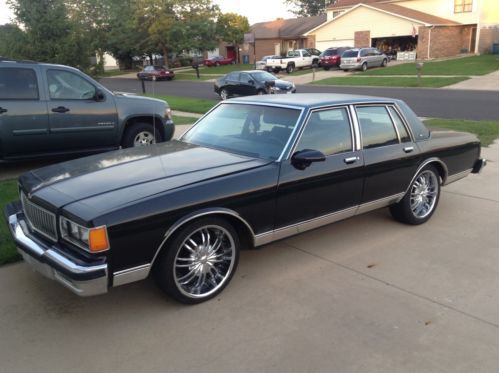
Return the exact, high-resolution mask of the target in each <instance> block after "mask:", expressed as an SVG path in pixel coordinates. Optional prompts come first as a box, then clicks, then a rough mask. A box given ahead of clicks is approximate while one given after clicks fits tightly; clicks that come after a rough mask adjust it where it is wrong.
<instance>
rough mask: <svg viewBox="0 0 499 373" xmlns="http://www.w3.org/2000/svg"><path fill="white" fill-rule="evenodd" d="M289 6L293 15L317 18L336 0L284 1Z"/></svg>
mask: <svg viewBox="0 0 499 373" xmlns="http://www.w3.org/2000/svg"><path fill="white" fill-rule="evenodd" d="M285 2H286V4H288V5H291V6H292V7H293V8H292V9H290V10H291V11H292V12H293V13H294V14H296V15H298V16H302V17H310V16H318V15H320V14H324V13H325V12H326V7H327V6H328V5H330V4H332V3H335V2H336V0H285Z"/></svg>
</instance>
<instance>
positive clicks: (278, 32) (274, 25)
mask: <svg viewBox="0 0 499 373" xmlns="http://www.w3.org/2000/svg"><path fill="white" fill-rule="evenodd" d="M326 20H327V17H326V15H325V14H323V15H320V16H314V17H301V18H291V19H276V20H275V21H270V22H260V23H255V24H254V25H252V26H251V31H252V32H254V33H255V38H256V39H293V38H298V37H301V36H303V35H304V34H305V33H306V32H308V31H310V30H312V29H314V28H316V27H317V26H320V25H322V24H323V23H325V22H326Z"/></svg>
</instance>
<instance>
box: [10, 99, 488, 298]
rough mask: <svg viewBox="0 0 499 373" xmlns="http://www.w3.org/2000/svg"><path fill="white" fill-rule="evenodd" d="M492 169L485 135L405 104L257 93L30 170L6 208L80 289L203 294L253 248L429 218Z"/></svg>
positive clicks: (32, 258) (24, 240)
mask: <svg viewBox="0 0 499 373" xmlns="http://www.w3.org/2000/svg"><path fill="white" fill-rule="evenodd" d="M484 164H485V161H484V160H482V159H480V143H479V141H478V140H477V138H476V137H475V136H473V135H470V134H467V133H458V132H440V133H439V132H433V133H431V132H430V131H429V130H428V129H426V128H425V126H424V125H423V124H422V123H421V121H420V120H419V119H418V118H417V117H416V115H415V114H414V113H413V112H412V111H411V109H410V108H409V107H408V106H407V105H406V104H405V103H404V102H402V101H399V100H393V99H387V98H374V97H359V96H347V95H331V94H327V95H318V94H310V95H306V94H298V95H281V96H277V95H272V96H264V97H258V98H257V97H251V98H250V97H247V98H242V99H234V100H229V101H225V102H222V103H220V104H218V105H217V106H216V107H215V108H213V109H212V110H211V111H210V112H209V113H208V114H206V115H205V116H204V117H203V118H201V119H200V120H199V121H198V122H197V124H196V125H194V126H193V127H192V128H191V129H190V130H189V131H188V132H187V133H186V134H184V135H183V137H182V138H181V139H180V140H179V141H170V142H168V143H161V144H157V145H153V146H148V147H142V148H132V149H125V150H121V151H115V152H111V153H104V154H100V155H96V156H91V157H87V158H82V159H78V160H74V161H69V162H65V163H60V164H57V165H52V166H48V167H45V168H41V169H38V170H34V171H31V172H28V173H26V174H24V175H22V176H21V177H20V178H19V190H20V201H18V202H12V203H10V204H9V205H7V207H6V210H5V212H6V215H7V219H8V224H9V227H10V230H11V232H12V235H13V237H14V239H15V242H16V244H17V246H18V248H19V252H20V253H21V254H22V255H23V257H24V258H25V260H26V262H28V263H29V264H30V265H31V266H32V267H34V268H35V269H37V270H38V271H40V272H41V273H43V274H44V275H46V276H48V277H49V278H52V279H54V280H56V281H58V282H60V283H61V284H62V285H64V286H66V287H67V288H69V289H70V290H72V291H73V292H75V293H76V294H78V295H94V294H100V293H105V292H107V291H108V289H109V288H110V287H115V286H119V285H123V284H126V283H130V282H134V281H138V280H141V279H144V278H146V277H148V276H149V274H150V273H152V274H153V276H154V278H155V279H156V281H157V283H158V285H159V286H160V287H161V288H162V289H163V290H164V291H165V292H166V293H167V294H169V295H170V296H172V297H173V298H175V299H177V300H179V301H181V302H184V303H199V302H202V301H205V300H208V299H210V298H212V297H214V296H216V295H217V294H219V293H220V292H221V291H222V289H223V288H224V287H225V286H226V285H227V284H228V283H229V281H230V280H231V278H232V276H233V275H234V272H235V270H236V267H237V264H238V260H239V250H240V249H241V248H251V247H254V246H261V245H264V244H267V243H270V242H272V241H275V240H279V239H282V238H285V237H288V236H291V235H294V234H298V233H300V232H304V231H307V230H309V229H314V228H317V227H320V226H322V225H325V224H329V223H332V222H335V221H338V220H341V219H345V218H348V217H352V216H354V215H357V214H361V213H364V212H367V211H370V210H373V209H377V208H381V207H386V206H389V207H390V211H391V213H392V215H393V217H394V218H395V219H397V220H399V221H401V222H404V223H407V224H413V225H416V224H421V223H424V222H426V221H427V220H428V219H430V217H431V216H432V214H433V213H434V212H435V209H436V208H437V204H438V200H439V197H440V187H441V186H442V185H446V184H448V183H451V182H454V181H456V180H458V179H460V178H463V177H465V176H467V175H468V174H469V173H471V172H479V171H480V170H481V168H482V167H483V166H484ZM339 286H340V285H339Z"/></svg>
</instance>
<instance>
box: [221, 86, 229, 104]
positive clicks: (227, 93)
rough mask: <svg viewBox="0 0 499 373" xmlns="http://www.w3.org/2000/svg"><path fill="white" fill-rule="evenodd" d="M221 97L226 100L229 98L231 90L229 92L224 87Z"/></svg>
mask: <svg viewBox="0 0 499 373" xmlns="http://www.w3.org/2000/svg"><path fill="white" fill-rule="evenodd" d="M220 98H221V99H222V100H223V101H225V100H227V99H228V98H229V92H227V90H226V89H225V88H222V89H221V90H220Z"/></svg>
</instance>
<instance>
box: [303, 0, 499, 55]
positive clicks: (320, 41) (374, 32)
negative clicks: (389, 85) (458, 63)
mask: <svg viewBox="0 0 499 373" xmlns="http://www.w3.org/2000/svg"><path fill="white" fill-rule="evenodd" d="M305 36H307V37H315V41H316V47H317V48H319V49H325V48H327V47H333V46H354V47H371V46H372V47H378V48H380V49H382V50H384V51H385V52H390V53H393V54H394V53H395V52H399V51H414V52H417V57H418V58H420V59H431V58H441V57H450V56H455V55H457V54H460V53H468V52H471V53H488V52H490V51H491V50H492V45H493V44H494V43H499V1H497V0H336V1H334V2H333V3H332V4H331V5H330V6H329V7H328V9H327V21H326V22H325V23H324V24H322V25H319V26H317V27H316V28H314V29H312V30H310V31H309V32H307V33H306V34H305Z"/></svg>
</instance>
